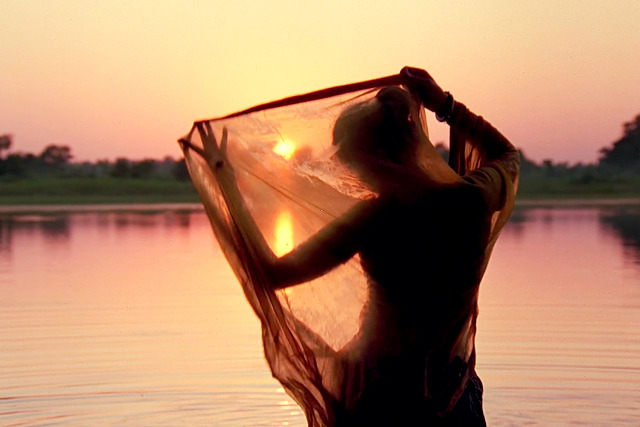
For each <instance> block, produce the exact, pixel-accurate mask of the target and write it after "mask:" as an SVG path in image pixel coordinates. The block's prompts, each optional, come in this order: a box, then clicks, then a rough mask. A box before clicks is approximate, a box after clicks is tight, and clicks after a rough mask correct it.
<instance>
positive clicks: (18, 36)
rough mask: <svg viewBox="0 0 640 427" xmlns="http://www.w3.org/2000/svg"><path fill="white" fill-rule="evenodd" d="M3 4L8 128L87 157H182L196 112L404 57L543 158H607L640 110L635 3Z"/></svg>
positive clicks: (21, 137)
mask: <svg viewBox="0 0 640 427" xmlns="http://www.w3.org/2000/svg"><path fill="white" fill-rule="evenodd" d="M0 16H1V17H2V29H1V30H0V47H1V48H0V58H1V60H0V64H1V65H0V134H3V133H12V134H13V135H14V144H15V146H14V150H21V151H27V152H34V153H39V152H40V151H41V150H42V148H43V147H44V146H45V145H47V144H50V143H57V144H68V145H70V146H71V147H72V148H73V153H74V154H75V156H76V158H77V159H79V160H85V159H89V160H95V159H98V158H109V159H113V158H115V157H116V156H126V157H130V158H134V159H135V158H143V157H154V158H159V157H162V156H164V155H172V156H174V157H178V156H179V155H180V153H179V150H178V147H177V144H176V143H175V141H176V139H177V138H178V137H179V136H181V135H183V134H185V133H186V132H187V131H188V130H189V128H190V126H191V123H192V122H193V120H195V119H198V118H205V117H214V116H218V115H223V114H226V113H229V112H232V111H235V110H239V109H242V108H245V107H249V106H251V105H254V104H258V103H262V102H266V101H269V100H272V99H275V98H281V97H284V96H288V95H293V94H297V93H301V92H307V91H310V90H315V89H319V88H322V87H326V86H331V85H336V84H342V83H350V82H353V81H358V80H364V79H368V78H374V77H379V76H383V75H388V74H393V73H396V72H397V71H398V70H399V69H400V68H401V67H402V66H403V65H414V66H419V67H423V68H426V69H427V70H429V71H430V72H431V74H432V75H433V76H434V77H435V78H436V80H437V81H438V82H439V83H440V84H441V85H442V86H443V88H445V89H448V90H450V91H451V92H452V93H453V94H454V96H455V97H456V98H457V99H459V100H461V101H463V102H465V103H466V104H467V105H468V106H469V107H470V108H471V109H472V110H473V111H475V112H476V113H479V114H481V115H483V116H484V117H486V118H487V119H488V120H489V121H491V122H492V123H493V124H494V125H495V126H496V127H498V128H499V129H500V130H501V131H502V132H503V133H504V134H505V135H507V136H508V137H509V138H510V139H511V140H512V141H513V142H514V143H515V144H516V145H517V146H519V147H520V148H522V149H524V151H525V152H526V154H527V155H528V156H529V157H532V158H533V159H535V160H538V161H539V160H542V159H544V158H553V159H554V160H556V161H570V162H576V161H586V162H590V161H595V160H596V159H597V155H598V149H600V148H601V147H603V146H607V145H609V144H610V143H611V142H612V141H614V140H615V139H617V138H618V137H619V136H620V135H621V129H622V123H623V122H625V121H629V120H631V119H632V118H633V117H635V115H636V114H638V113H640V84H638V81H639V80H640V53H639V52H640V49H639V46H640V25H638V23H639V22H640V2H638V1H636V0H629V1H615V2H614V1H609V2H605V1H573V0H565V1H557V0H553V1H541V0H539V1H535V2H525V1H522V2H516V1H510V0H495V1H490V2H489V1H453V2H452V1H446V2H445V1H441V2H440V1H424V0H419V1H396V2H393V3H392V2H389V1H378V0H354V1H344V0H343V1H334V0H332V1H320V2H318V1H306V0H305V1H287V0H269V1H256V0H253V1H245V0H234V1H177V0H176V1H163V0H156V1H141V0H135V1H132V0H129V1H115V0H104V1H98V0H96V1H85V0H80V1H75V0H74V1H71V0H64V1H57V0H48V1H31V0H3V1H2V2H0ZM445 132H446V129H444V128H442V127H440V128H437V129H433V130H432V139H433V140H434V141H439V140H443V139H445V135H446V133H445Z"/></svg>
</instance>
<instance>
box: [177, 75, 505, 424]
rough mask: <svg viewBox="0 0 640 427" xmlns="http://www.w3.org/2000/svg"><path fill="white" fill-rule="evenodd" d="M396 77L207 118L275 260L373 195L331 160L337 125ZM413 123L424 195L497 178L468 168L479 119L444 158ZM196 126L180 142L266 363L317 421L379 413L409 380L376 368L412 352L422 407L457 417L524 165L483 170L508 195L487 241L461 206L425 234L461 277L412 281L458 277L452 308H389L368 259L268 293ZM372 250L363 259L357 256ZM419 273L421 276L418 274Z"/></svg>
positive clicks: (455, 134) (477, 150)
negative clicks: (497, 249)
mask: <svg viewBox="0 0 640 427" xmlns="http://www.w3.org/2000/svg"><path fill="white" fill-rule="evenodd" d="M400 84H401V78H400V76H390V77H386V78H382V79H377V80H373V81H367V82H362V83H357V84H354V85H347V86H342V87H336V88H331V89H327V90H323V91H318V92H314V93H310V94H306V95H301V96H297V97H293V98H288V99H284V100H281V101H277V102H274V103H270V104H265V105H262V106H258V107H254V108H252V109H249V110H246V111H244V112H240V113H236V114H233V115H230V116H227V117H223V118H217V119H212V120H207V121H206V122H208V124H209V125H210V126H211V127H212V129H213V131H214V133H215V135H216V137H217V139H218V140H220V138H221V137H222V130H223V128H226V129H227V131H228V157H229V162H230V163H231V166H232V167H233V169H234V170H235V174H236V177H237V181H238V186H239V189H240V192H241V194H242V197H243V198H244V201H245V203H246V205H247V207H248V209H249V211H250V213H251V214H252V216H253V218H254V220H255V222H256V223H257V225H258V227H259V228H260V231H261V232H262V234H263V236H264V238H265V240H266V241H267V243H268V244H269V246H270V248H271V250H272V251H273V252H274V253H275V254H276V255H278V256H283V255H285V254H286V253H288V252H290V251H292V250H295V249H297V248H299V247H300V245H301V244H302V243H303V242H305V241H307V240H308V239H310V238H313V236H315V235H316V234H317V233H318V232H320V231H321V230H323V229H325V228H326V227H327V226H328V225H329V226H330V224H333V223H336V221H337V220H338V221H339V219H340V218H344V217H345V216H348V215H349V214H350V212H353V211H354V209H355V210H356V211H357V209H358V208H357V205H358V204H360V203H362V202H363V201H364V202H365V203H366V202H367V201H371V200H376V198H378V197H379V195H378V194H376V192H375V191H374V190H373V189H371V188H368V187H367V185H366V184H365V183H364V182H362V181H361V180H360V179H359V178H358V176H357V175H356V174H355V173H353V172H352V171H350V170H349V168H348V167H345V165H344V164H342V163H340V161H339V160H337V159H336V156H335V155H334V153H335V151H336V148H335V146H334V145H333V143H332V142H333V141H332V139H333V135H332V133H333V128H334V124H335V122H336V119H337V118H338V117H339V115H340V114H342V113H343V112H344V111H345V110H346V109H347V108H349V107H350V106H352V105H356V104H363V103H365V104H366V103H367V102H371V100H372V99H373V98H374V97H375V94H376V93H377V92H378V90H380V89H381V88H383V87H385V86H387V85H400ZM456 109H458V110H461V114H458V116H463V119H462V120H467V121H469V120H471V121H472V122H473V121H474V120H480V121H481V119H479V118H477V117H476V116H473V115H471V116H470V117H471V118H469V116H465V115H464V114H462V113H465V112H466V113H468V111H467V110H466V108H465V107H464V106H462V105H461V104H457V105H456ZM415 117H417V119H416V120H419V123H420V125H421V126H420V127H421V129H422V132H421V134H420V138H421V141H420V144H421V149H420V156H421V164H422V167H423V168H424V170H425V171H426V173H427V175H428V176H429V184H428V185H426V187H424V186H423V187H421V189H423V190H424V191H425V192H426V193H429V192H430V191H431V190H433V191H434V192H436V193H437V189H439V188H454V187H460V186H463V185H472V186H482V181H483V180H484V179H491V176H489V177H488V178H487V177H486V176H484V175H482V174H479V175H477V176H475V175H473V171H474V170H477V169H478V168H482V167H483V166H485V165H487V164H488V163H489V162H490V161H492V160H493V159H492V156H491V153H489V152H487V151H488V150H487V149H486V148H483V146H480V145H478V144H477V143H476V142H474V141H473V137H474V135H475V134H476V133H477V132H482V131H483V129H480V131H478V130H473V129H472V128H473V127H474V126H475V125H476V124H475V122H474V123H462V125H461V126H454V125H452V135H451V145H450V147H451V156H450V163H451V166H449V165H448V164H447V163H446V162H445V161H444V160H442V159H441V157H440V156H439V154H438V153H437V151H436V150H435V148H434V147H433V145H432V144H431V143H430V142H429V139H428V132H427V128H426V121H425V120H424V112H423V111H422V110H420V109H418V107H416V112H415ZM418 117H419V118H418ZM197 123H202V122H197ZM197 123H196V124H197ZM482 123H484V122H482ZM196 124H194V127H193V128H192V129H191V132H190V133H189V134H188V135H187V136H186V137H184V138H182V139H181V145H182V148H183V151H184V156H185V159H186V162H187V166H188V169H189V172H190V175H191V178H192V180H193V183H194V185H195V187H196V189H197V191H198V194H199V196H200V198H201V200H202V203H203V205H204V207H205V210H206V213H207V215H208V217H209V219H210V221H211V224H212V227H213V231H214V233H215V235H216V237H217V239H218V241H219V243H220V246H221V248H222V250H223V252H224V254H225V256H226V257H227V259H228V261H229V263H230V265H231V267H232V269H233V271H234V272H235V274H236V276H237V278H238V280H239V282H240V284H241V286H242V289H243V291H244V293H245V295H246V298H247V300H248V302H249V304H250V305H251V307H252V308H253V310H254V311H255V313H256V315H257V316H258V318H259V319H260V321H261V324H262V337H263V345H264V352H265V357H266V359H267V361H268V364H269V366H270V368H271V371H272V373H273V376H274V377H275V378H277V379H278V380H279V381H280V382H281V383H282V385H283V387H284V389H285V390H286V391H287V393H288V394H289V395H291V396H292V398H293V399H295V400H296V402H297V403H298V404H299V405H300V406H301V407H302V409H303V410H304V412H305V414H306V417H307V420H308V423H309V425H334V424H340V423H347V422H349V420H351V421H354V420H355V421H357V420H358V419H359V420H364V419H365V418H349V417H350V416H352V415H349V414H353V413H356V412H358V411H366V410H368V409H373V407H375V406H377V405H379V403H380V401H381V399H382V400H384V399H387V398H389V399H392V397H393V395H394V394H398V392H399V391H398V390H392V389H391V388H392V387H394V386H398V387H403V388H405V387H404V386H405V385H406V384H402V383H400V384H395V385H394V384H393V383H388V384H385V383H384V382H383V381H382V380H380V378H378V377H382V376H383V374H381V373H380V372H384V371H385V369H386V368H385V366H394V367H392V368H389V369H391V370H393V369H401V368H400V367H401V366H413V365H412V362H408V361H409V360H410V361H413V360H416V364H415V366H416V367H417V368H416V369H415V370H413V371H412V372H411V373H409V374H408V375H412V376H414V377H416V382H417V384H419V387H420V390H419V393H418V394H419V395H420V396H421V398H424V399H422V402H423V403H424V402H427V403H426V405H427V406H429V408H430V409H429V411H430V413H433V414H446V413H447V412H448V411H450V410H451V409H452V408H453V406H454V405H455V403H456V401H457V399H458V397H459V396H460V394H461V393H462V391H463V390H464V388H465V387H466V384H467V382H468V380H469V378H470V377H471V376H472V375H473V374H474V370H473V368H474V363H475V352H474V337H475V323H476V317H477V296H478V285H479V283H480V279H481V277H482V274H483V272H484V269H485V268H486V264H487V262H488V259H489V255H490V253H491V249H492V247H493V244H494V243H495V240H496V238H497V236H498V233H499V231H500V229H501V228H502V226H503V225H504V223H505V222H506V220H507V218H508V216H509V214H510V212H511V209H512V207H513V200H514V195H515V192H516V187H517V164H515V163H517V162H514V163H513V164H514V165H515V166H513V168H511V169H510V164H509V163H508V162H507V163H506V164H505V163H504V162H502V163H500V162H493V163H492V166H493V167H492V168H490V169H489V170H488V172H486V171H485V172H486V173H488V174H489V175H491V174H497V175H498V178H497V181H499V182H501V187H502V188H500V189H498V190H493V191H498V192H501V193H502V195H501V196H500V197H499V199H500V201H499V203H497V204H496V206H494V207H492V208H491V209H490V210H489V211H488V213H487V214H486V215H485V216H488V217H489V219H488V220H487V221H486V222H487V227H486V230H485V231H486V232H485V233H484V235H483V236H477V235H473V233H475V231H473V230H472V231H471V232H470V233H471V234H472V235H470V236H466V234H465V233H468V232H467V230H468V229H469V225H468V224H465V222H466V220H465V218H466V217H465V214H464V212H463V213H462V214H461V215H459V216H458V215H456V214H455V212H454V214H453V216H456V218H459V219H454V220H449V221H448V222H447V223H446V224H444V227H445V228H446V229H445V230H442V228H443V224H437V223H434V224H432V225H431V226H430V227H429V226H428V227H427V228H426V230H427V233H426V234H425V236H426V237H425V240H426V241H425V242H424V245H425V247H428V246H429V245H432V246H433V245H436V246H437V245H438V244H439V243H438V242H439V241H438V240H437V239H436V241H430V238H429V230H432V231H434V235H435V234H437V235H438V236H445V237H446V235H448V236H449V237H450V238H449V241H450V243H451V244H450V245H449V246H448V247H449V249H447V250H448V252H447V254H448V255H447V256H448V257H449V261H450V262H449V261H447V262H445V263H444V264H443V266H444V268H446V269H448V270H456V269H457V270H460V271H466V272H467V273H465V274H462V275H461V274H457V273H455V272H454V271H438V272H434V271H424V272H423V273H422V274H421V276H423V277H419V278H418V279H419V281H421V282H424V283H426V284H427V285H428V287H430V288H438V287H451V284H450V283H440V282H443V281H444V282H447V281H451V280H453V281H458V282H460V283H457V284H456V286H457V288H456V289H457V291H456V293H455V297H454V298H453V300H451V298H449V299H450V300H451V301H450V303H447V304H448V305H447V304H445V305H446V307H447V308H446V313H445V316H444V318H442V317H443V316H441V314H442V313H443V312H444V310H445V308H443V307H444V306H443V305H442V301H439V300H437V298H444V297H443V296H442V293H441V292H439V291H433V292H431V291H424V292H421V293H418V294H411V295H409V296H408V297H405V298H404V299H403V298H402V297H400V299H396V301H404V302H403V303H401V304H400V306H395V307H394V306H393V304H389V303H388V301H387V299H388V295H387V293H386V292H385V291H384V290H381V289H379V286H378V285H377V284H376V283H374V282H372V281H371V280H370V279H371V278H370V277H368V276H369V275H368V274H367V270H366V269H364V268H363V265H362V259H361V254H356V255H355V256H353V257H351V258H350V259H349V260H348V261H346V262H344V263H343V264H341V265H339V266H338V267H336V268H334V269H332V270H331V271H330V272H328V273H327V274H324V275H321V276H320V277H317V278H315V279H313V280H310V281H308V282H305V283H301V284H298V285H296V286H291V287H287V288H285V289H281V290H274V287H273V284H272V283H270V278H269V277H270V276H269V275H268V274H267V273H266V272H265V271H264V269H263V268H262V267H261V264H260V260H259V259H258V255H257V251H256V248H254V247H252V246H251V244H250V239H247V236H246V233H247V230H246V229H244V226H243V222H242V221H239V220H238V218H237V215H236V213H235V212H233V210H232V209H230V208H229V205H228V203H227V200H226V199H225V194H224V191H222V190H221V188H220V186H219V185H218V182H217V181H216V174H215V168H216V165H212V164H208V163H207V162H206V161H205V160H204V159H203V157H201V156H200V155H199V154H198V153H197V152H196V151H195V150H193V149H191V148H190V147H202V141H201V140H200V136H199V134H198V132H197V131H196V127H195V126H196ZM480 126H481V127H482V126H484V125H482V124H481V125H480ZM460 129H462V130H460ZM397 174H398V176H397V180H398V183H400V184H399V191H402V189H401V188H400V186H401V183H403V182H410V181H411V179H412V177H411V176H402V174H403V172H402V171H397ZM463 175H464V176H463ZM425 188H426V189H425ZM405 189H406V188H405ZM447 194H448V193H447ZM455 197H456V196H455V194H454V195H453V196H451V197H449V196H447V197H444V198H439V199H438V198H432V199H429V200H430V203H428V204H427V205H425V206H423V207H422V208H421V209H422V211H420V212H422V213H424V214H425V215H426V218H428V217H429V212H431V211H433V213H434V215H435V216H434V217H433V218H440V217H439V216H438V214H437V212H439V211H441V210H442V206H439V205H438V204H437V203H442V204H449V206H450V209H451V210H453V209H458V210H465V209H466V207H465V205H464V204H460V205H455ZM454 205H455V206H454ZM456 206H457V207H456ZM471 209H474V208H473V206H472V207H471ZM407 212H409V213H410V212H413V211H412V210H411V209H408V210H407ZM472 214H473V213H472ZM450 216H451V215H450ZM383 217H384V216H383ZM384 218H385V219H383V220H380V219H378V222H377V223H375V227H381V228H384V227H385V226H386V227H394V226H395V224H386V225H385V223H384V222H385V221H386V220H391V221H396V222H402V221H401V220H398V217H397V216H390V217H389V216H387V217H384ZM380 221H382V223H380ZM456 221H457V223H456ZM435 230H438V231H437V232H436V231H435ZM438 233H439V234H438ZM467 238H468V240H471V241H473V242H475V243H474V244H475V246H474V247H475V248H476V249H477V248H479V251H476V252H474V254H473V256H472V263H471V264H472V265H458V263H456V258H457V255H456V252H455V249H454V250H451V248H454V247H455V245H457V244H458V243H461V244H462V243H463V242H464V241H465V239H467ZM441 240H443V239H441ZM447 245H448V244H447ZM438 249H439V248H438V247H435V248H433V251H432V252H428V253H429V254H431V253H433V254H435V255H434V256H439V255H438ZM451 254H453V255H451ZM365 256H366V255H365V254H364V253H363V254H362V257H365ZM465 256H466V255H465ZM465 256H460V258H459V259H460V262H465V261H464V260H466V259H471V258H465ZM427 264H428V263H427ZM397 273H398V275H397V277H398V280H405V279H407V280H413V281H415V278H414V277H408V276H407V274H404V273H403V271H398V272H397ZM449 273H452V274H451V275H449ZM411 274H412V276H415V272H414V273H411ZM448 275H449V276H448ZM447 277H449V278H448V279H447ZM451 277H455V278H451ZM433 282H436V283H433ZM447 295H449V294H447ZM416 298H419V299H424V301H416ZM403 304H404V305H406V306H403ZM409 305H411V307H409ZM406 313H413V314H411V315H405V314H406ZM407 319H408V320H407ZM394 363H395V364H394ZM407 369H408V368H407ZM416 373H417V374H416ZM400 376H401V375H400ZM376 381H379V383H380V384H384V385H383V387H384V388H385V390H384V391H383V392H382V394H381V392H380V391H379V390H378V391H377V392H376V393H374V394H376V396H377V397H375V398H372V399H370V400H369V401H370V405H369V406H370V407H369V408H366V405H365V406H362V405H363V404H362V402H363V401H366V399H364V400H363V396H366V395H367V393H368V390H369V389H372V388H375V386H374V385H373V384H375V383H376ZM380 381H382V382H380ZM372 395H373V394H372ZM399 395H402V393H399ZM423 403H420V404H417V406H419V407H420V409H419V411H424V410H425V409H424V407H423V406H424V405H423ZM358 405H360V406H361V407H360V408H359V407H358ZM407 405H410V404H409V403H407ZM374 412H375V411H373V412H372V413H374ZM411 417H413V415H412V416H411ZM412 419H414V418H412Z"/></svg>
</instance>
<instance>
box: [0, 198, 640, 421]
mask: <svg viewBox="0 0 640 427" xmlns="http://www.w3.org/2000/svg"><path fill="white" fill-rule="evenodd" d="M480 304H481V314H480V318H479V325H478V326H479V333H478V338H477V347H478V349H477V353H478V371H479V373H480V376H481V377H482V379H483V381H484V384H485V395H484V396H485V412H486V415H487V419H488V421H489V424H490V425H516V426H519V425H527V424H530V425H568V424H586V425H637V424H638V423H640V333H639V332H638V325H639V324H640V208H580V209H568V208H562V209H526V210H520V211H517V213H516V214H515V215H514V217H513V221H512V222H511V223H510V224H509V225H508V226H507V227H506V228H505V230H504V231H503V234H502V237H501V239H500V240H499V242H498V245H497V246H496V249H495V251H494V256H493V259H492V263H491V265H490V267H489V270H488V271H487V274H486V276H485V280H484V282H483V287H482V291H481V301H480ZM87 424H90V425H112V424H126V425H287V424H288V425H304V424H305V422H304V417H303V416H302V414H301V412H300V410H299V409H298V407H297V406H296V405H295V404H294V403H293V402H292V401H291V399H290V398H289V397H288V396H287V395H286V394H285V393H284V392H283V390H282V389H281V388H280V386H279V384H278V383H277V382H276V381H275V380H273V379H271V376H270V373H269V371H268V369H267V367H266V364H265V362H264V359H263V356H262V349H261V343H260V327H259V324H258V321H257V319H256V318H255V316H254V315H253V313H252V312H251V311H250V309H249V307H248V304H247V303H246V302H245V301H244V298H243V295H242V293H241V290H240V287H239V285H238V284H237V283H236V282H235V279H234V277H233V275H232V273H231V271H230V269H229V268H228V266H227V264H226V261H225V260H224V259H223V257H222V255H221V253H220V251H219V249H218V247H217V245H216V243H215V241H214V239H213V236H212V233H211V230H210V227H209V224H208V221H207V219H206V217H205V216H204V214H203V213H202V212H199V211H198V212H188V211H185V212H176V211H173V212H155V213H154V212H92V213H82V212H72V213H39V214H28V215H27V214H16V213H11V214H10V213H4V214H2V213H0V425H87Z"/></svg>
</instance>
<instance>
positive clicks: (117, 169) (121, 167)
mask: <svg viewBox="0 0 640 427" xmlns="http://www.w3.org/2000/svg"><path fill="white" fill-rule="evenodd" d="M129 170H130V166H129V160H127V159H125V158H124V157H118V158H117V159H116V163H115V164H114V165H113V169H111V174H110V175H111V176H112V177H114V178H124V177H126V176H129Z"/></svg>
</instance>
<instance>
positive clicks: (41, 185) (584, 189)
mask: <svg viewBox="0 0 640 427" xmlns="http://www.w3.org/2000/svg"><path fill="white" fill-rule="evenodd" d="M13 147H14V138H13V135H11V134H4V135H0V184H1V185H2V190H3V191H2V192H0V204H9V203H49V202H51V203H57V202H65V203H67V202H68V203H82V202H87V201H89V202H94V201H99V202H116V201H117V202H144V201H159V202H161V201H172V200H173V201H193V202H196V201H197V200H198V199H197V195H196V194H195V191H194V189H193V186H192V185H191V183H190V182H189V173H188V171H187V167H186V164H185V161H184V159H180V160H174V159H172V158H171V157H166V158H164V159H162V160H154V159H143V160H130V159H127V158H124V157H119V158H117V159H116V160H115V161H108V160H98V161H95V162H74V161H73V154H72V150H71V148H70V147H69V146H67V145H57V144H51V145H48V146H46V147H45V148H44V149H43V150H42V152H41V153H40V154H38V155H35V154H32V153H23V152H19V151H11V150H12V148H13ZM436 150H437V151H438V153H440V155H441V156H442V157H443V158H444V159H445V160H446V159H447V158H448V156H449V153H448V151H447V148H446V147H445V146H444V145H443V144H441V143H439V144H436ZM599 153H600V159H599V161H598V162H597V163H595V164H582V163H578V164H575V165H569V164H568V163H566V162H562V163H554V162H553V160H551V159H546V160H543V161H542V162H540V163H536V162H534V161H533V160H531V159H529V158H528V157H527V156H526V154H525V153H524V152H521V156H522V164H521V178H520V184H519V196H520V197H521V198H533V199H536V198H545V199H547V198H572V197H573V198H600V197H636V198H637V197H640V114H639V115H638V116H636V117H635V118H634V119H633V120H631V121H630V122H627V123H624V124H623V133H622V136H621V138H620V139H618V140H617V141H614V142H613V143H612V144H611V145H610V146H608V147H605V148H602V149H601V150H600V151H599Z"/></svg>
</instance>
